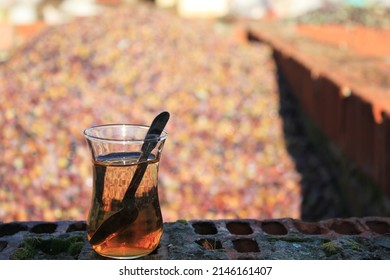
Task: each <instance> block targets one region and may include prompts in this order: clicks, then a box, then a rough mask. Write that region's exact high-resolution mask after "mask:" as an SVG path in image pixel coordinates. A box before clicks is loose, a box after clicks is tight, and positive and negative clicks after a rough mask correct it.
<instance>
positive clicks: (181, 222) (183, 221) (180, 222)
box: [176, 220, 188, 225]
mask: <svg viewBox="0 0 390 280" xmlns="http://www.w3.org/2000/svg"><path fill="white" fill-rule="evenodd" d="M176 223H179V224H182V225H186V224H188V222H187V220H177V221H176Z"/></svg>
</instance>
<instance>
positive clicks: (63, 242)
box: [11, 235, 85, 260]
mask: <svg viewBox="0 0 390 280" xmlns="http://www.w3.org/2000/svg"><path fill="white" fill-rule="evenodd" d="M84 242H85V237H84V236H83V235H74V236H71V237H68V238H58V237H53V238H49V239H42V238H39V237H29V238H26V239H25V240H23V242H22V244H21V245H20V247H19V248H18V249H16V250H15V252H14V253H13V254H12V256H11V259H15V260H16V259H18V260H27V259H33V258H34V256H35V255H36V254H37V253H38V252H39V251H40V252H43V253H45V254H46V255H58V254H60V253H67V254H69V255H71V256H72V257H74V258H77V256H78V255H79V254H80V252H81V249H82V247H83V246H84Z"/></svg>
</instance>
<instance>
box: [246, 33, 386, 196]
mask: <svg viewBox="0 0 390 280" xmlns="http://www.w3.org/2000/svg"><path fill="white" fill-rule="evenodd" d="M250 36H251V37H252V38H254V39H256V40H259V41H263V42H265V43H268V44H270V45H271V47H272V48H273V50H274V56H275V60H276V63H277V65H278V67H279V68H280V70H281V71H282V72H283V74H284V76H285V77H286V79H287V82H288V84H289V86H290V88H291V91H292V93H293V94H294V95H295V97H296V98H297V100H298V101H299V103H300V105H301V107H302V109H303V110H304V111H305V112H306V114H307V115H308V116H309V117H310V118H311V119H312V120H313V122H314V123H315V124H316V125H317V126H318V127H319V128H320V129H321V130H322V131H323V132H324V133H325V135H326V136H327V137H328V138H329V139H330V140H331V141H332V142H333V143H334V144H335V145H336V146H337V147H338V148H339V149H340V151H341V152H342V153H343V154H344V155H345V156H346V157H347V158H348V159H350V160H351V161H352V162H354V164H356V166H357V167H358V168H359V169H360V170H361V171H363V172H364V173H365V174H367V175H368V176H369V177H370V178H372V179H373V181H374V182H375V183H376V184H378V185H379V186H380V188H381V190H382V191H383V192H384V193H386V194H387V195H390V113H389V112H390V102H389V99H388V97H386V96H385V93H383V92H380V91H378V90H375V89H372V88H368V87H367V88H364V87H363V88H357V89H355V88H352V87H349V86H346V84H348V83H346V82H345V81H344V80H342V79H341V78H340V77H338V76H337V69H333V70H334V72H331V71H328V72H327V71H323V70H322V69H321V71H320V70H319V68H318V65H315V63H313V62H311V61H310V58H309V57H305V54H303V53H300V52H299V51H298V50H295V49H294V48H292V47H291V46H290V45H289V44H288V43H287V42H284V41H283V39H280V38H276V37H273V36H272V35H270V34H269V33H264V32H259V31H258V30H255V31H254V32H251V35H250Z"/></svg>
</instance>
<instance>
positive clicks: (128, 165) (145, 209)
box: [87, 152, 163, 258]
mask: <svg viewBox="0 0 390 280" xmlns="http://www.w3.org/2000/svg"><path fill="white" fill-rule="evenodd" d="M139 156H140V153H139V152H134V153H112V154H109V155H104V156H98V157H97V159H96V160H94V164H93V178H94V180H93V181H94V182H93V184H94V185H93V196H92V204H91V209H90V211H89V216H88V222H87V233H88V239H89V240H91V238H92V236H93V235H94V233H95V232H96V230H97V229H98V228H99V226H100V225H101V224H102V223H103V222H104V221H105V220H106V219H107V218H108V217H110V216H111V215H113V214H114V213H116V212H118V211H119V210H121V209H122V208H123V207H125V206H126V205H122V203H123V202H122V200H123V196H124V194H125V192H126V191H127V188H128V187H129V184H130V181H131V179H132V177H133V175H134V172H135V170H136V168H137V161H138V158H139ZM158 164H159V163H158V159H157V158H156V157H154V156H152V155H150V157H149V159H148V161H147V168H146V171H145V174H144V176H143V178H142V180H141V183H140V185H139V186H138V189H137V191H136V193H135V196H134V199H132V204H134V205H132V206H131V207H133V209H134V211H132V213H130V215H128V216H129V219H126V220H125V222H124V223H123V225H122V224H121V227H120V228H119V229H118V230H117V231H115V232H113V233H112V234H110V235H109V236H108V237H107V238H106V239H105V240H104V241H102V242H100V243H98V244H91V245H92V248H93V249H94V250H95V251H96V252H97V253H99V254H101V255H103V256H109V257H115V258H131V256H135V257H139V256H142V255H146V254H149V253H150V252H152V251H153V250H154V249H155V248H156V247H157V245H158V244H159V241H160V238H161V235H162V224H163V221H162V215H161V210H160V204H159V198H158V189H157V186H158ZM127 206H128V205H127Z"/></svg>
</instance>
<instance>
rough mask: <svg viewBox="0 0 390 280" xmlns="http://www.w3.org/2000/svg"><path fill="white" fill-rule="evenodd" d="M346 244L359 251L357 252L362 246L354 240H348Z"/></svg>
mask: <svg viewBox="0 0 390 280" xmlns="http://www.w3.org/2000/svg"><path fill="white" fill-rule="evenodd" d="M347 245H348V246H349V247H350V248H351V249H352V250H354V251H359V252H361V251H363V248H362V246H361V245H360V244H359V243H357V242H356V241H355V240H349V241H348V243H347Z"/></svg>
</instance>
